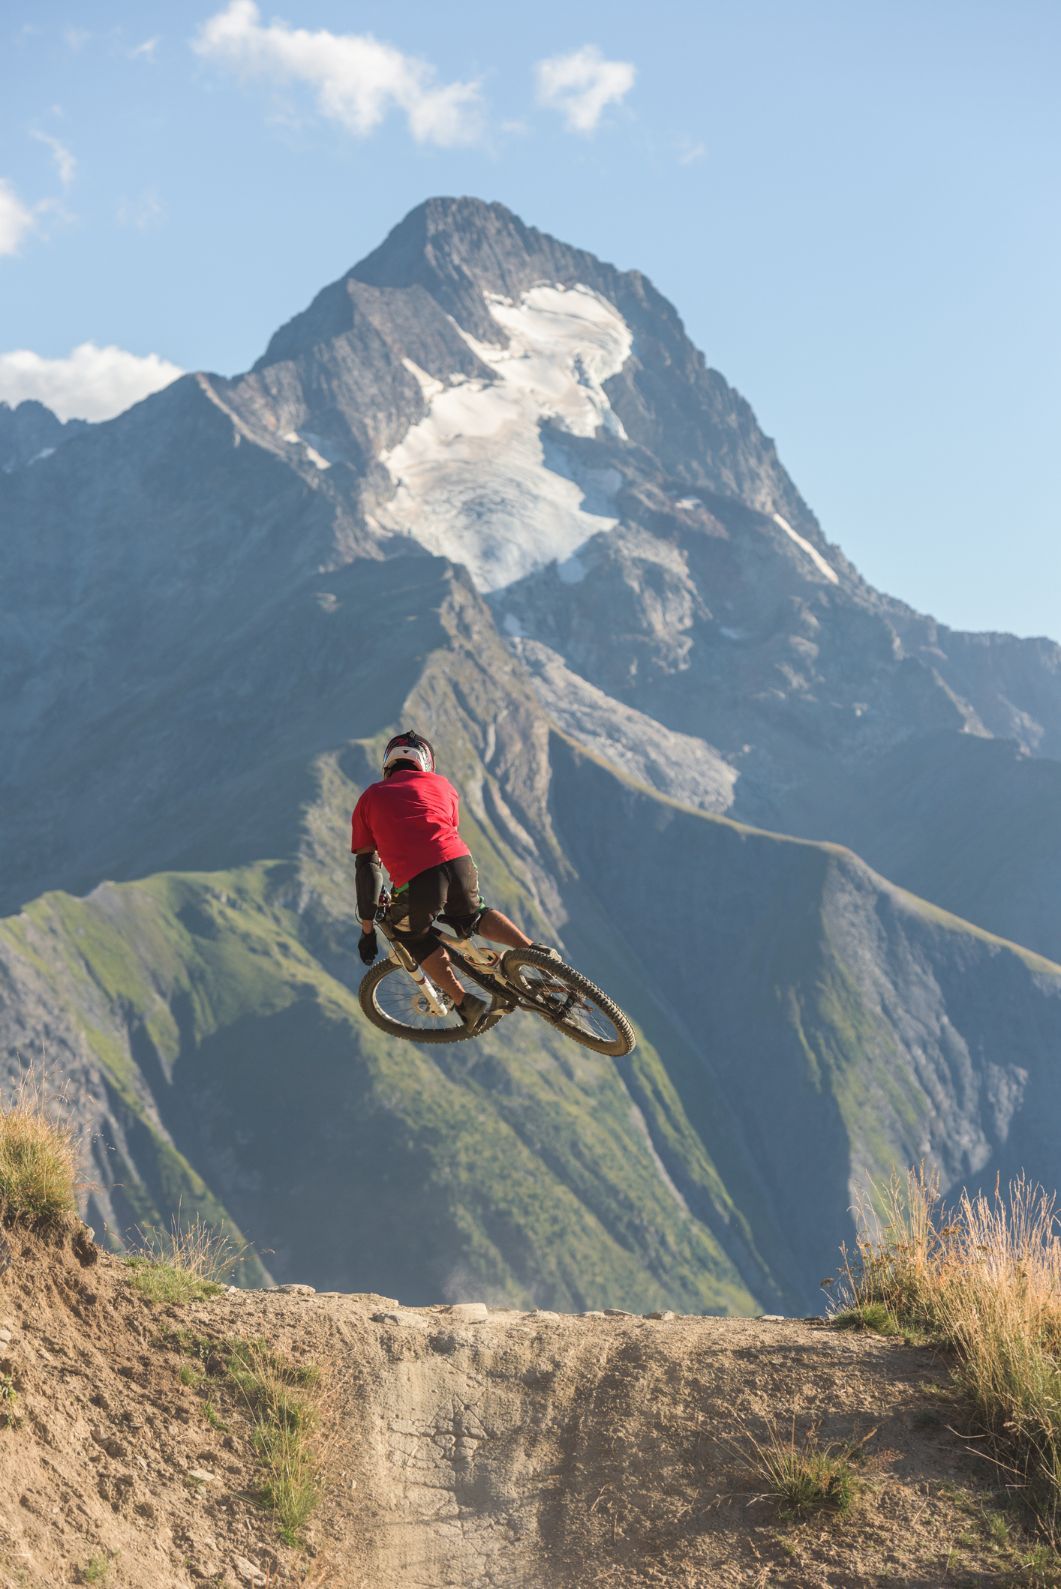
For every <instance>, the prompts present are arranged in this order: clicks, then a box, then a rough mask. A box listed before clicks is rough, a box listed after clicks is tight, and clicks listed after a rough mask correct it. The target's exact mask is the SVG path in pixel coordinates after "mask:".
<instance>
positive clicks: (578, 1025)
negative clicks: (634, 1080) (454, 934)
mask: <svg viewBox="0 0 1061 1589" xmlns="http://www.w3.org/2000/svg"><path fill="white" fill-rule="evenodd" d="M501 969H502V971H503V972H504V975H505V978H506V980H507V981H508V982H510V983H511V985H512V987H513V988H515V989H516V991H517V992H518V993H519V995H520V997H521V998H522V999H523V1000H525V1001H526V1003H525V1004H524V1008H526V1005H527V1004H529V1005H530V1006H531V1008H532V1009H533V1010H534V1012H535V1014H536V1015H540V1016H541V1017H542V1019H543V1020H546V1021H548V1022H549V1023H550V1024H551V1025H552V1026H555V1027H556V1029H557V1031H559V1032H563V1034H564V1036H565V1037H570V1038H571V1040H572V1042H575V1043H581V1044H582V1046H583V1048H592V1049H593V1050H594V1052H595V1053H597V1054H608V1055H610V1056H611V1058H613V1059H621V1058H622V1056H623V1055H624V1054H629V1053H630V1052H631V1050H632V1049H633V1047H634V1045H635V1043H636V1042H637V1038H636V1037H635V1036H634V1029H633V1027H632V1026H631V1025H630V1022H629V1021H628V1020H627V1018H626V1016H625V1015H624V1014H623V1012H622V1010H621V1009H620V1008H619V1006H618V1005H617V1004H616V1003H615V1001H614V999H610V998H609V997H608V995H607V994H606V993H603V992H602V991H601V989H600V988H598V987H597V985H596V983H594V982H591V981H590V980H589V978H588V977H584V976H583V975H582V973H581V971H576V970H575V969H574V967H573V966H565V965H564V963H563V961H562V960H554V959H553V958H552V956H551V955H548V954H546V953H545V952H544V951H543V950H541V949H510V950H509V951H508V953H507V954H506V955H505V958H504V959H503V960H502V962H501Z"/></svg>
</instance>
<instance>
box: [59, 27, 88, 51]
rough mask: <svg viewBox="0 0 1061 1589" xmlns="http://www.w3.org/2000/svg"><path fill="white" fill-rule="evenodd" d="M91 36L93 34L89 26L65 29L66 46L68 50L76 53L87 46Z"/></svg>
mask: <svg viewBox="0 0 1061 1589" xmlns="http://www.w3.org/2000/svg"><path fill="white" fill-rule="evenodd" d="M91 37H92V34H91V33H90V32H89V30H88V28H64V29H63V38H64V40H65V41H66V47H67V49H68V50H73V52H74V54H75V55H77V54H78V53H79V51H81V50H83V49H84V48H85V45H86V44H87V43H88V41H89V39H90V38H91Z"/></svg>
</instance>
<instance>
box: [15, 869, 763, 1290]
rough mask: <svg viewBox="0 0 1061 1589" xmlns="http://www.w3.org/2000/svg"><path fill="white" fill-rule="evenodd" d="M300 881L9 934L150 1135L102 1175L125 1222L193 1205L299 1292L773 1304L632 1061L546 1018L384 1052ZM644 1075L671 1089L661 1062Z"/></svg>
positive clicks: (87, 908) (40, 912) (185, 879)
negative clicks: (657, 1130) (317, 952)
mask: <svg viewBox="0 0 1061 1589" xmlns="http://www.w3.org/2000/svg"><path fill="white" fill-rule="evenodd" d="M294 885H295V878H294V874H293V869H292V868H291V867H289V866H285V865H282V864H279V863H276V864H272V865H267V864H260V865H258V866H254V867H251V868H246V869H243V870H239V871H234V872H229V873H219V874H200V875H177V874H168V875H162V876H159V877H155V878H151V879H148V880H146V881H144V882H141V883H131V884H120V885H114V884H108V885H104V886H103V887H101V888H99V889H97V890H96V891H95V893H94V894H93V895H91V896H90V897H89V898H88V899H85V900H76V899H73V898H71V897H70V896H67V895H62V894H51V895H47V896H45V897H44V898H42V899H41V900H39V901H36V902H35V903H34V904H33V905H32V906H30V907H29V908H28V909H27V910H26V911H24V912H23V913H22V914H21V915H20V916H19V917H16V918H10V919H8V920H7V921H6V922H4V923H3V924H2V926H0V956H2V959H3V961H4V963H5V967H6V968H7V969H8V970H9V971H10V970H11V969H12V968H15V969H17V974H18V975H19V976H20V977H21V978H22V979H23V982H24V983H28V982H32V980H33V978H34V977H36V978H39V979H41V981H42V983H46V994H47V998H48V1000H49V1005H50V1009H51V1022H52V1026H53V1028H55V1029H61V1030H62V1032H63V1035H64V1039H65V1041H66V1042H67V1043H69V1044H71V1045H80V1048H81V1051H82V1053H84V1054H85V1056H86V1058H88V1059H89V1062H90V1063H92V1064H94V1065H95V1066H96V1067H97V1068H98V1074H99V1077H100V1080H101V1082H102V1085H103V1086H104V1087H105V1088H106V1090H107V1092H108V1093H109V1094H110V1095H112V1096H113V1097H116V1098H117V1099H118V1100H119V1101H120V1104H121V1106H122V1109H123V1110H124V1111H125V1112H126V1115H127V1117H129V1118H130V1119H131V1120H132V1121H135V1122H136V1123H137V1126H138V1127H139V1131H138V1132H137V1130H135V1129H134V1130H131V1131H130V1132H129V1133H128V1135H129V1137H130V1138H131V1139H132V1138H135V1140H136V1142H137V1143H138V1144H139V1147H138V1149H136V1148H128V1147H127V1148H126V1150H125V1153H124V1155H123V1156H122V1158H121V1159H120V1161H119V1162H118V1163H117V1164H114V1163H112V1162H111V1161H112V1159H113V1155H110V1154H107V1153H106V1152H104V1153H102V1154H98V1155H97V1168H98V1169H100V1170H101V1171H102V1173H103V1174H104V1175H106V1176H108V1178H109V1179H110V1185H109V1187H108V1193H109V1196H110V1198H111V1200H112V1202H113V1206H114V1207H115V1209H116V1211H117V1212H118V1214H119V1217H120V1216H121V1215H122V1214H134V1215H135V1216H136V1217H137V1218H138V1219H141V1220H142V1219H144V1218H145V1217H146V1218H148V1219H152V1218H155V1219H157V1218H159V1217H161V1216H162V1215H164V1214H166V1213H167V1212H168V1211H170V1210H172V1208H173V1207H174V1205H175V1203H176V1202H177V1201H178V1200H179V1199H181V1198H183V1202H184V1207H185V1209H186V1210H187V1209H188V1208H189V1205H194V1206H195V1207H196V1208H198V1209H201V1210H202V1212H204V1214H205V1215H206V1216H207V1217H213V1218H215V1219H216V1218H223V1217H226V1216H227V1218H228V1219H229V1220H231V1221H232V1222H233V1223H234V1224H235V1225H236V1226H238V1228H239V1229H240V1230H242V1231H243V1232H244V1233H245V1234H246V1235H247V1236H248V1237H249V1238H250V1239H251V1240H252V1241H253V1243H254V1245H255V1247H256V1249H257V1250H258V1251H259V1252H261V1253H262V1254H263V1256H264V1258H265V1262H266V1263H267V1264H268V1265H269V1267H270V1269H271V1270H272V1271H273V1273H275V1274H276V1276H277V1277H278V1278H298V1279H308V1280H310V1281H311V1282H313V1283H316V1284H317V1285H319V1286H325V1287H333V1286H334V1287H338V1286H342V1287H344V1288H362V1289H375V1290H382V1291H384V1292H390V1293H393V1294H394V1295H399V1296H401V1297H402V1298H403V1300H407V1301H410V1302H415V1301H422V1300H426V1299H427V1298H429V1297H437V1296H439V1295H440V1294H441V1295H458V1294H461V1293H465V1294H466V1293H468V1292H469V1291H471V1292H473V1293H475V1294H476V1295H482V1294H484V1293H485V1294H487V1295H489V1296H491V1297H492V1298H494V1299H495V1300H499V1301H500V1300H508V1301H512V1302H530V1301H536V1302H539V1303H543V1304H550V1303H551V1304H555V1305H558V1306H564V1307H577V1306H580V1305H581V1306H589V1305H594V1304H595V1305H605V1304H608V1305H618V1306H622V1305H624V1304H629V1305H631V1306H633V1305H635V1304H636V1305H637V1306H640V1307H649V1306H653V1305H665V1304H670V1305H679V1306H683V1307H685V1308H691V1309H696V1310H699V1309H703V1308H707V1309H718V1310H732V1309H736V1310H741V1311H743V1310H747V1309H748V1308H750V1307H752V1306H753V1298H752V1297H751V1296H750V1295H749V1293H748V1291H747V1289H746V1288H745V1287H744V1286H743V1285H742V1284H741V1282H740V1280H739V1278H738V1276H737V1274H736V1271H735V1270H734V1268H733V1266H732V1264H731V1263H730V1262H729V1261H728V1260H727V1259H726V1258H725V1256H724V1255H723V1253H722V1251H721V1249H720V1247H719V1245H718V1244H717V1242H716V1241H715V1240H714V1239H713V1237H712V1236H711V1234H710V1232H708V1231H707V1230H705V1228H704V1227H703V1226H702V1225H701V1223H700V1222H699V1221H698V1220H696V1219H695V1218H693V1217H692V1216H690V1215H689V1214H688V1213H686V1212H685V1211H684V1209H683V1208H682V1206H681V1203H680V1199H679V1198H678V1197H677V1196H676V1194H675V1192H674V1191H673V1189H671V1188H670V1187H669V1186H668V1184H667V1181H666V1179H665V1177H664V1176H662V1175H661V1173H660V1171H659V1168H658V1166H657V1164H656V1162H655V1160H654V1159H653V1156H652V1153H651V1151H650V1149H649V1147H648V1145H647V1142H646V1137H645V1132H644V1128H643V1127H642V1126H641V1125H640V1123H639V1121H638V1120H637V1118H636V1116H635V1114H634V1111H633V1109H632V1106H631V1101H630V1098H629V1096H628V1094H627V1093H626V1091H625V1089H624V1087H623V1085H622V1082H621V1079H620V1078H619V1076H618V1075H617V1074H616V1072H615V1070H614V1068H613V1067H612V1066H611V1065H610V1064H609V1063H608V1062H606V1061H603V1060H600V1059H598V1058H596V1057H595V1056H592V1055H589V1054H583V1053H582V1052H581V1051H578V1050H576V1049H573V1048H571V1049H570V1051H569V1052H562V1051H561V1040H558V1039H557V1038H556V1037H555V1036H554V1035H553V1034H551V1033H548V1032H546V1031H545V1029H544V1028H541V1027H539V1026H538V1025H536V1024H535V1023H533V1022H531V1021H530V1020H529V1019H528V1018H526V1017H521V1018H519V1019H518V1020H513V1021H511V1022H509V1023H507V1025H505V1026H504V1028H503V1031H504V1036H503V1037H501V1036H500V1035H498V1036H495V1037H493V1038H492V1039H491V1040H489V1041H486V1042H483V1043H481V1044H476V1045H474V1046H472V1045H460V1046H456V1047H454V1048H453V1049H451V1050H446V1049H436V1050H424V1049H417V1048H416V1047H414V1046H413V1045H408V1044H404V1045H403V1044H400V1043H397V1042H394V1041H392V1040H389V1039H387V1038H385V1037H384V1036H383V1035H382V1034H380V1033H377V1032H375V1031H374V1029H373V1028H371V1027H370V1026H369V1025H368V1023H367V1022H366V1021H365V1020H364V1018H363V1017H362V1016H361V1014H360V1011H359V1009H358V1007H357V1003H356V997H355V995H354V993H353V991H352V990H351V988H349V987H348V986H346V985H344V984H343V983H342V982H340V981H338V980H336V979H335V978H334V977H332V976H330V975H329V974H328V972H327V971H326V970H325V969H324V968H323V967H322V966H321V965H320V963H319V962H317V961H315V960H314V958H313V957H312V956H311V955H310V953H309V952H308V951H307V950H306V949H305V948H304V947H303V945H302V944H301V943H300V941H299V918H298V916H297V915H296V914H295V913H294V912H293V911H292V909H291V904H292V902H293V898H294V892H295V889H294ZM44 991H45V989H43V988H42V992H44ZM24 996H25V995H24ZM520 1022H521V1023H522V1024H520ZM639 1063H640V1064H641V1065H642V1066H644V1067H646V1068H647V1069H648V1070H649V1071H654V1072H655V1073H656V1075H657V1077H658V1085H659V1086H660V1087H661V1088H663V1089H664V1090H665V1077H664V1074H663V1071H662V1067H661V1065H660V1062H659V1059H658V1056H656V1055H655V1054H654V1052H653V1051H652V1050H651V1049H650V1048H649V1047H648V1046H647V1045H646V1047H645V1050H644V1053H643V1056H642V1058H641V1059H640V1061H639ZM178 1163H179V1164H180V1165H181V1166H182V1171H183V1178H182V1179H180V1181H179V1184H178V1183H177V1182H176V1181H174V1182H173V1184H171V1185H167V1184H166V1183H165V1181H164V1173H163V1168H162V1167H163V1166H168V1165H171V1164H178ZM115 1171H116V1172H117V1173H116V1174H115V1173H114V1172H115ZM115 1181H118V1182H121V1186H120V1187H118V1186H116V1185H115V1184H114V1182H115ZM207 1188H210V1191H209V1192H208V1191H207V1190H206V1189H207ZM211 1194H213V1195H212V1196H211Z"/></svg>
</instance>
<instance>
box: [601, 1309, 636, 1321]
mask: <svg viewBox="0 0 1061 1589" xmlns="http://www.w3.org/2000/svg"><path fill="white" fill-rule="evenodd" d="M633 1316H634V1315H633V1314H632V1313H628V1312H627V1310H626V1308H605V1310H604V1317H605V1318H606V1319H632V1318H633Z"/></svg>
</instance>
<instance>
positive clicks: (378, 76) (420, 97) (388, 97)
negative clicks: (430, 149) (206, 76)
mask: <svg viewBox="0 0 1061 1589" xmlns="http://www.w3.org/2000/svg"><path fill="white" fill-rule="evenodd" d="M192 48H193V49H194V50H196V52H197V53H198V54H199V55H202V56H205V57H207V58H209V59H213V60H217V61H221V62H223V63H224V64H226V65H228V66H231V67H234V68H235V69H236V70H237V71H240V72H242V73H244V74H246V75H248V76H251V75H257V76H263V77H272V78H274V79H277V80H279V81H288V82H290V81H294V82H301V83H305V84H307V85H308V86H309V87H310V88H312V89H313V90H314V92H315V94H316V100H317V108H318V110H319V111H320V113H321V115H322V116H326V117H327V118H328V120H329V121H334V122H338V124H339V125H340V126H341V127H343V128H345V129H346V131H347V132H349V133H352V134H353V135H354V136H355V137H358V138H363V137H366V136H367V135H368V134H369V133H370V132H373V131H374V130H375V128H376V127H378V126H379V124H380V122H381V121H382V120H383V118H384V117H385V116H386V115H387V113H388V112H389V111H390V110H392V109H394V108H397V109H399V110H401V111H404V113H405V115H406V117H407V119H408V123H409V130H410V132H411V133H412V135H413V137H414V138H415V139H416V140H417V141H418V142H419V143H435V144H443V145H453V144H462V143H471V142H474V140H475V139H476V138H477V137H478V136H479V132H480V126H481V106H480V97H479V85H478V84H477V83H474V82H471V83H449V84H445V85H442V86H441V87H440V86H438V84H437V83H436V73H435V69H434V67H433V66H431V65H430V64H429V63H428V62H426V61H421V60H418V59H417V58H416V57H415V56H412V55H404V54H403V53H402V52H401V50H398V49H395V48H394V46H393V45H390V44H382V43H380V41H379V40H378V39H374V38H372V37H371V35H369V34H367V33H329V32H328V31H327V30H326V29H323V28H321V29H318V30H317V31H316V32H310V31H309V30H308V29H307V28H293V27H290V26H289V25H288V24H287V23H286V22H270V23H269V24H268V26H263V25H262V22H261V13H260V11H259V10H258V7H257V6H256V5H255V4H254V0H229V4H228V5H227V6H226V7H225V9H224V10H222V11H218V12H217V13H216V15H214V16H212V17H209V18H208V19H207V20H206V22H204V23H203V25H202V27H201V28H200V29H199V32H198V34H197V35H196V37H195V39H194V40H193V41H192Z"/></svg>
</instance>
